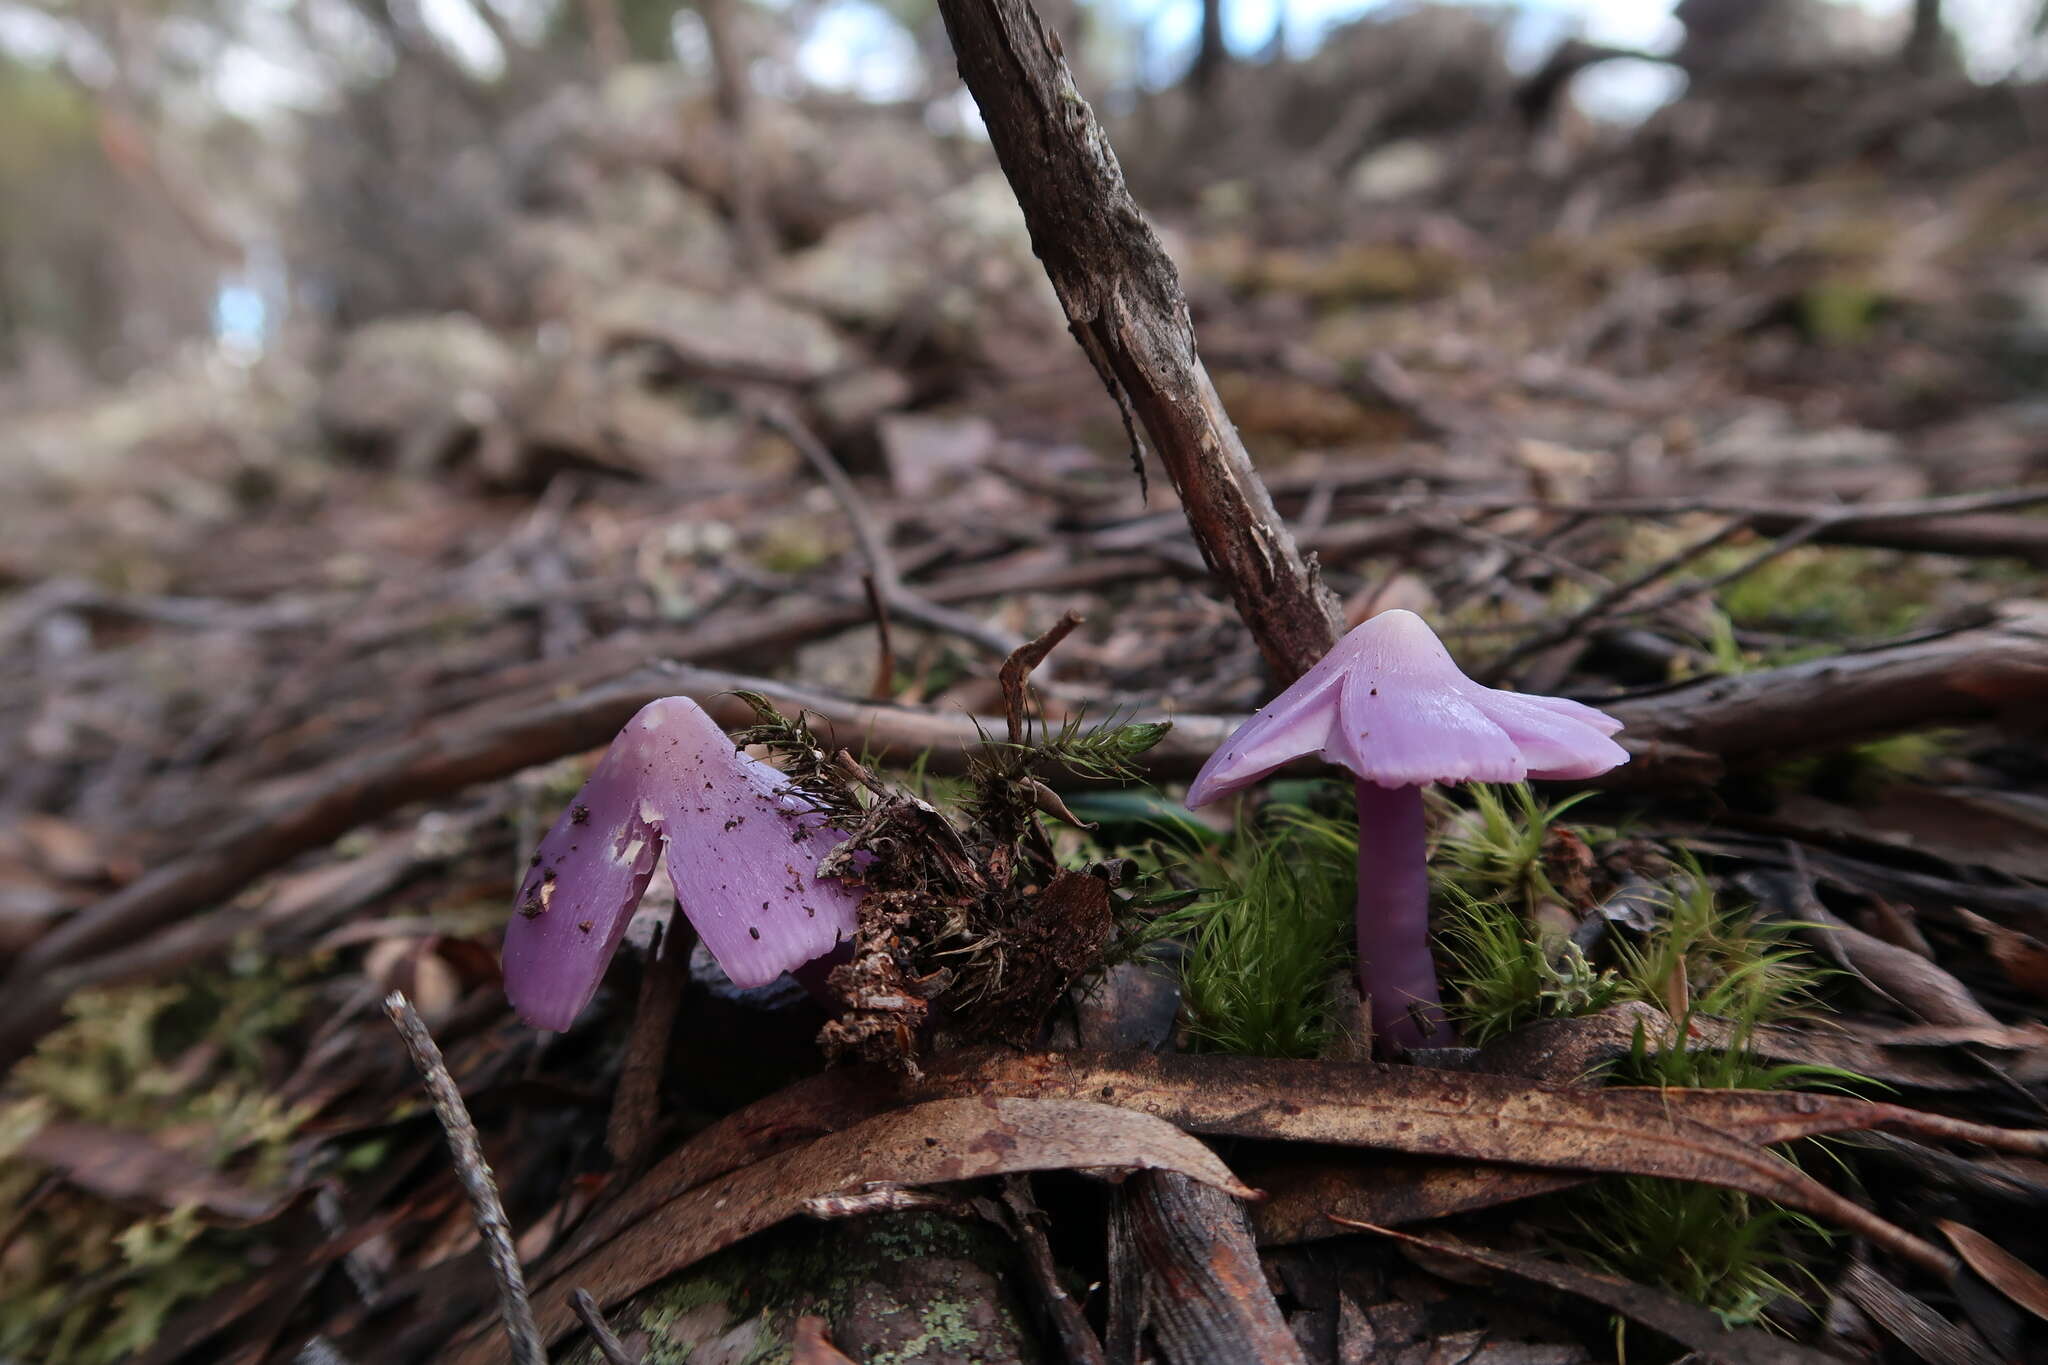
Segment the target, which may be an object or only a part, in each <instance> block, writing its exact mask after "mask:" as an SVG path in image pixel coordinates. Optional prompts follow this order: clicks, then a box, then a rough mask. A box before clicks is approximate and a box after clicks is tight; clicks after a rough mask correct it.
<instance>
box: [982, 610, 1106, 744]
mask: <svg viewBox="0 0 2048 1365" xmlns="http://www.w3.org/2000/svg"><path fill="white" fill-rule="evenodd" d="M1084 619H1085V618H1083V617H1082V616H1081V614H1080V613H1079V612H1072V611H1070V612H1067V613H1066V614H1064V615H1062V616H1061V617H1060V619H1059V620H1057V621H1055V622H1053V623H1052V629H1051V630H1048V631H1047V632H1046V633H1045V634H1043V635H1041V636H1039V637H1038V638H1037V639H1036V640H1033V641H1031V642H1030V643H1029V644H1024V645H1019V646H1018V647H1017V648H1016V649H1014V650H1012V651H1011V652H1010V657H1009V658H1007V659H1005V660H1003V667H1002V671H1001V672H1000V673H998V674H997V675H996V681H997V682H999V683H1000V684H1001V685H1002V689H1003V710H1004V712H1005V713H1006V714H1007V715H1008V718H1009V722H1010V743H1012V744H1022V743H1023V742H1024V728H1025V727H1024V722H1025V710H1024V683H1025V680H1026V679H1028V678H1029V677H1030V676H1031V670H1032V669H1034V668H1036V667H1038V666H1039V665H1040V664H1042V663H1044V662H1045V656H1046V655H1048V654H1050V653H1052V652H1053V651H1054V650H1055V649H1058V648H1059V644H1060V641H1062V640H1064V639H1066V638H1067V637H1068V636H1069V635H1072V634H1073V633H1074V631H1075V630H1076V628H1078V627H1079V626H1080V624H1081V622H1082V621H1083V620H1084Z"/></svg>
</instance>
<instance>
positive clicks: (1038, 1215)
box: [1003, 1174, 1108, 1365]
mask: <svg viewBox="0 0 2048 1365" xmlns="http://www.w3.org/2000/svg"><path fill="white" fill-rule="evenodd" d="M1003 1207H1004V1208H1006V1209H1008V1210H1009V1213H1010V1221H1011V1224H1012V1226H1011V1229H1010V1233H1011V1236H1013V1237H1014V1238H1015V1239H1016V1241H1017V1245H1018V1247H1019V1248H1021V1249H1022V1251H1023V1252H1024V1268H1025V1269H1026V1270H1027V1271H1028V1272H1030V1280H1031V1287H1032V1288H1033V1289H1034V1290H1036V1291H1037V1295H1038V1301H1039V1306H1040V1307H1041V1308H1043V1309H1044V1310H1045V1316H1046V1318H1047V1319H1048V1320H1049V1321H1050V1322H1051V1324H1052V1329H1053V1335H1054V1336H1056V1337H1058V1338H1059V1342H1060V1349H1061V1350H1063V1351H1065V1352H1066V1355H1067V1359H1068V1360H1069V1361H1071V1362H1073V1365H1107V1360H1108V1357H1106V1356H1105V1355H1103V1353H1102V1342H1101V1340H1100V1339H1099V1338H1098V1337H1097V1336H1096V1335H1095V1329H1094V1328H1092V1327H1090V1326H1089V1325H1088V1318H1087V1316H1086V1315H1085V1314H1083V1313H1082V1312H1081V1305H1080V1304H1078V1303H1075V1302H1074V1296H1073V1295H1072V1294H1069V1293H1068V1292H1067V1287H1066V1286H1065V1285H1063V1284H1061V1283H1060V1272H1059V1268H1058V1267H1057V1266H1055V1265H1054V1264H1053V1259H1052V1247H1051V1246H1050V1245H1049V1244H1048V1243H1047V1242H1046V1238H1045V1223H1046V1217H1045V1213H1044V1211H1043V1210H1042V1209H1040V1208H1039V1207H1038V1201H1037V1200H1036V1199H1034V1198H1032V1196H1031V1177H1030V1176H1028V1175H1021V1174H1020V1175H1006V1176H1004V1177H1003Z"/></svg>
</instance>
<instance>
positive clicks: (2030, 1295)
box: [1935, 1218, 2048, 1318]
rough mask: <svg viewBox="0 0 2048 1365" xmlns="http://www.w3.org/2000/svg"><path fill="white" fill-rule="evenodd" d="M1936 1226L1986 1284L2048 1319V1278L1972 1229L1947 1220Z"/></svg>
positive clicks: (2030, 1311) (2038, 1316) (1938, 1222)
mask: <svg viewBox="0 0 2048 1365" xmlns="http://www.w3.org/2000/svg"><path fill="white" fill-rule="evenodd" d="M1935 1226H1936V1227H1938V1228H1940V1229H1941V1235H1942V1236H1944V1237H1946V1238H1948V1243H1949V1245H1950V1246H1952V1247H1954V1248H1955V1249H1956V1253H1957V1254H1958V1255H1960V1256H1961V1257H1962V1258H1963V1260H1964V1261H1965V1262H1967V1263H1968V1264H1969V1267H1970V1269H1972V1270H1974V1271H1976V1272H1977V1273H1978V1274H1979V1275H1981V1276H1982V1277H1983V1278H1984V1282H1985V1283H1986V1284H1988V1285H1990V1286H1991V1287H1992V1288H1993V1289H1996V1290H1997V1291H1998V1292H1999V1293H2001V1294H2003V1295H2005V1296H2006V1297H2007V1298H2008V1299H2011V1300H2012V1301H2013V1302H2014V1303H2016V1304H2018V1305H2019V1306H2020V1307H2022V1308H2024V1309H2026V1310H2027V1311H2028V1312H2029V1313H2032V1314H2033V1315H2034V1316H2035V1317H2037V1318H2048V1278H2043V1276H2042V1274H2041V1272H2040V1271H2038V1270H2036V1269H2034V1268H2033V1267H2032V1266H2030V1265H2028V1264H2027V1263H2026V1262H2025V1261H2022V1260H2021V1259H2020V1258H2019V1257H2017V1256H2015V1255H2013V1254H2012V1253H2011V1252H2010V1251H2007V1250H2006V1249H2005V1248H2004V1247H2002V1246H2000V1245H1998V1243H1996V1242H1994V1241H1992V1240H1991V1239H1990V1238H1989V1237H1986V1236H1985V1235H1984V1234H1983V1233H1981V1232H1979V1231H1977V1230H1976V1229H1975V1228H1972V1227H1965V1226H1964V1225H1963V1224H1961V1223H1957V1222H1953V1221H1951V1220H1949V1219H1947V1218H1943V1219H1940V1220H1938V1221H1937V1222H1936V1223H1935Z"/></svg>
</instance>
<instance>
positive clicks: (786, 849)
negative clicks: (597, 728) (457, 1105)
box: [504, 697, 861, 1030]
mask: <svg viewBox="0 0 2048 1365" xmlns="http://www.w3.org/2000/svg"><path fill="white" fill-rule="evenodd" d="M787 788H788V782H787V781H786V780H785V779H784V778H783V776H782V774H781V773H780V772H778V771H776V769H774V768H773V767H771V766H769V765H768V764H766V763H762V762H760V761H759V760H757V759H753V758H750V757H748V756H747V755H746V754H743V753H740V752H738V751H737V750H736V749H735V748H734V747H733V742H732V740H731V738H730V737H728V736H727V735H726V733H725V732H724V731H723V730H721V729H719V728H718V726H717V724H716V723H715V722H714V721H713V720H712V719H711V717H710V716H708V715H706V714H705V712H704V708H703V707H701V706H699V705H697V703H696V702H694V701H692V700H691V699H690V698H688V697H664V698H662V699H661V700H659V701H655V702H649V703H648V704H647V705H646V706H644V707H642V708H641V709H640V711H639V713H638V714H637V715H635V716H634V717H633V719H632V720H630V721H628V722H627V723H626V728H625V729H623V730H621V731H620V732H619V734H618V738H616V739H614V740H613V741H612V744H611V747H610V748H609V749H607V750H606V751H605V756H604V758H603V759H601V760H600V761H599V762H598V765H597V768H596V769H595V770H594V771H593V772H592V773H591V774H590V780H589V781H588V782H586V783H584V784H583V790H582V791H580V792H578V793H577V794H576V799H575V801H574V802H572V803H571V804H570V806H569V809H567V810H566V811H564V812H562V816H561V818H560V819H558V820H556V821H555V825H554V828H553V829H550V830H549V831H548V833H547V837H545V838H543V839H542V840H541V841H540V851H539V852H538V853H536V854H534V856H533V861H532V863H531V864H530V866H529V867H528V869H527V873H526V877H525V880H524V881H523V882H522V883H521V885H520V887H519V898H518V900H517V901H516V902H515V903H514V909H513V915H512V921H511V923H510V925H509V926H508V927H507V928H506V930H505V952H504V967H505V994H506V995H507V996H508V997H509V998H510V999H511V1001H512V1005H513V1008H515V1009H517V1010H518V1011H519V1016H520V1018H522V1019H524V1020H525V1021H526V1022H527V1023H529V1024H531V1025H533V1026H534V1027H536V1028H544V1029H555V1030H562V1029H566V1028H568V1027H569V1025H570V1024H571V1023H572V1022H574V1021H575V1018H576V1016H577V1015H579V1014H581V1013H582V1012H583V1007H584V1006H585V1005H588V1004H589V1003H590V998H591V997H592V996H593V995H595V994H596V993H597V985H598V982H599V981H600V980H601V979H602V978H603V976H604V972H605V968H606V967H607V966H609V965H610V963H611V960H612V954H613V953H615V952H617V951H618V947H619V941H620V940H621V939H622V938H624V937H625V934H626V926H627V924H628V923H629V922H630V921H631V920H632V918H633V911H634V909H635V908H636V907H637V906H638V905H639V904H640V897H641V895H642V894H643V893H644V892H645V891H646V890H647V884H648V882H650V881H651V880H652V879H653V877H654V869H655V865H656V863H657V862H660V861H662V860H664V859H666V861H667V864H668V875H669V880H671V881H672V882H674V883H675V888H676V901H677V904H678V905H679V907H680V908H681V910H682V912H683V914H684V915H686V916H688V917H689V920H690V923H691V925H692V926H694V927H695V929H696V930H697V934H698V936H699V937H700V938H702V939H703V940H704V946H705V947H706V948H708V949H709V950H710V952H711V955H712V957H713V958H715V959H717V962H718V965H719V967H720V968H722V969H723V970H724V972H725V974H726V975H727V976H729V977H731V978H732V980H733V983H734V984H735V985H738V986H765V985H766V984H768V983H769V982H770V981H773V980H774V979H775V978H776V977H778V976H780V975H782V974H783V973H784V972H787V971H792V970H794V969H796V968H798V967H800V966H802V965H803V964H805V963H807V962H810V961H813V960H814V959H817V958H820V957H823V956H825V955H826V954H828V953H830V952H831V951H832V950H833V949H834V948H835V947H836V946H837V945H839V944H840V943H842V942H850V941H852V939H853V933H854V927H855V923H856V915H855V911H856V909H857V908H858V906H859V905H860V900H861V892H860V890H859V889H858V888H857V887H854V886H850V885H848V884H846V883H845V882H842V881H840V880H839V879H837V878H834V877H820V876H818V875H817V873H818V863H819V861H820V860H821V859H822V858H824V857H825V855H826V854H828V853H829V852H831V850H832V845H833V842H834V840H833V838H832V835H831V833H830V832H829V831H827V830H824V829H823V828H822V826H823V821H822V819H821V818H820V817H818V816H817V815H816V814H815V813H813V812H811V811H810V809H809V808H808V807H807V806H806V805H805V803H804V802H802V801H801V800H800V799H798V798H796V797H795V796H793V795H790V794H789V793H788V791H787Z"/></svg>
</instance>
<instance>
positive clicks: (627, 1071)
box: [604, 912, 697, 1171]
mask: <svg viewBox="0 0 2048 1365" xmlns="http://www.w3.org/2000/svg"><path fill="white" fill-rule="evenodd" d="M696 937H697V936H696V934H694V933H693V932H691V929H690V921H689V920H687V919H685V918H684V917H683V916H682V914H681V913H680V912H678V913H677V915H676V916H675V918H674V919H673V920H672V921H671V922H670V924H669V926H668V931H667V932H666V933H660V932H659V931H657V937H656V938H655V941H654V943H653V945H652V946H651V947H650V948H649V949H648V951H647V968H646V971H645V972H644V973H643V974H642V975H641V977H640V998H639V1001H638V1003H637V1005H636V1006H635V1008H634V1011H633V1031H632V1034H631V1035H630V1036H629V1037H628V1038H627V1039H626V1059H625V1062H624V1064H622V1065H621V1066H620V1068H619V1084H618V1087H617V1088H616V1089H615V1090H613V1091H612V1112H611V1118H610V1120H609V1121H608V1122H607V1123H606V1124H605V1133H604V1145H605V1149H606V1150H607V1151H608V1152H610V1153H611V1158H612V1161H613V1163H614V1164H615V1165H617V1166H618V1167H619V1168H620V1169H621V1170H626V1171H631V1170H634V1169H636V1168H638V1166H639V1165H640V1163H641V1162H642V1161H644V1160H646V1158H647V1155H648V1152H649V1151H650V1149H651V1148H652V1147H653V1145H654V1130H655V1126H656V1124H657V1123H658V1122H659V1121H660V1118H661V1076H662V1072H663V1071H664V1070H666V1069H667V1066H668V1045H669V1039H670V1037H671V1036H672V1035H673V1034H674V1033H675V1025H676V1010H677V1009H678V1008H679V1007H680V1006H681V1005H682V1003H683V988H684V987H685V986H686V985H688V984H689V980H690V945H691V944H692V943H693V942H695V941H696Z"/></svg>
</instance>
